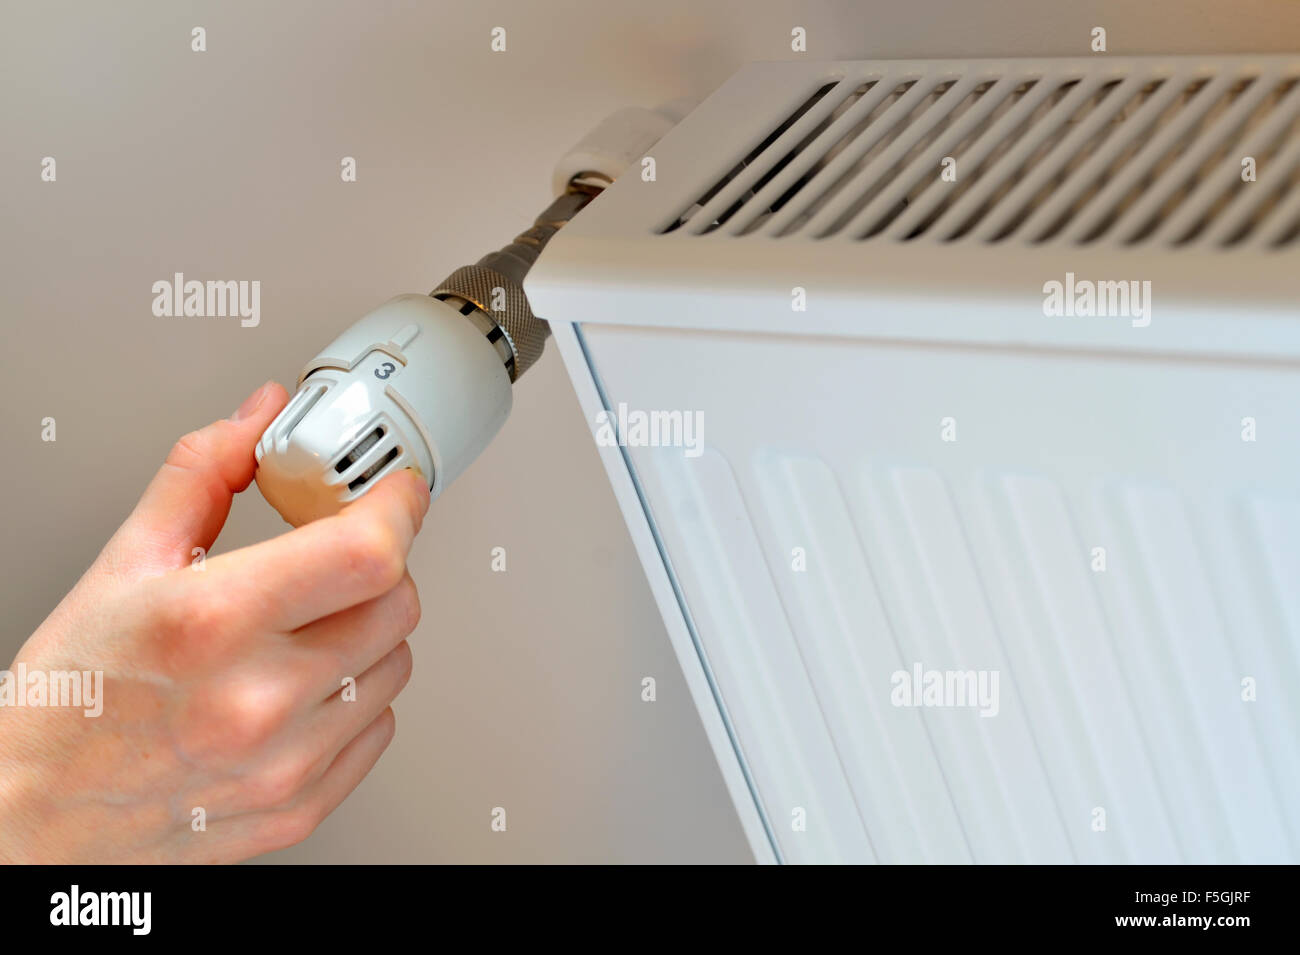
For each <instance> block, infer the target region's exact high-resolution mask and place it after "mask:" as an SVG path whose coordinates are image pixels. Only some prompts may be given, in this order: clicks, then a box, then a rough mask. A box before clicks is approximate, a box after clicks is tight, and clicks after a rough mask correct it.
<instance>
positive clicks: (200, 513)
mask: <svg viewBox="0 0 1300 955" xmlns="http://www.w3.org/2000/svg"><path fill="white" fill-rule="evenodd" d="M288 400H289V396H288V394H287V393H286V392H285V390H284V388H282V387H281V386H280V385H278V384H276V383H275V382H273V381H268V382H267V383H266V384H264V385H262V387H260V388H258V389H257V390H256V391H254V392H253V393H252V394H251V395H249V396H248V397H247V398H245V399H244V403H243V404H241V405H240V406H239V410H237V411H236V412H235V413H234V414H233V415H231V416H230V418H228V419H223V420H221V421H214V422H213V423H212V424H210V425H208V426H207V427H206V428H201V429H199V430H198V431H191V432H190V433H189V434H187V435H185V436H184V437H182V438H181V439H180V440H179V441H177V442H176V444H175V445H173V446H172V449H171V453H169V454H168V455H167V460H166V462H165V463H164V464H163V466H162V467H161V468H160V469H159V471H158V473H157V474H156V475H155V476H154V478H153V480H152V481H150V482H149V486H148V487H147V488H145V492H144V495H143V496H142V497H141V498H140V503H139V504H137V505H136V507H135V510H134V511H132V512H131V516H130V517H128V518H127V519H126V522H125V523H124V524H123V525H122V526H121V527H120V528H119V529H118V532H117V533H116V534H115V535H113V539H112V540H111V541H110V542H109V546H108V547H106V548H105V553H104V558H105V559H106V560H107V561H108V564H109V567H110V569H111V570H112V571H113V572H115V573H122V572H125V571H130V570H134V571H140V570H146V571H147V570H154V571H165V570H172V569H174V568H176V567H184V566H186V565H187V564H189V563H190V562H191V560H192V551H193V549H194V548H195V547H202V548H203V549H204V551H207V550H208V549H209V548H211V547H212V545H213V543H214V542H215V541H216V539H217V535H218V534H219V533H221V528H222V527H223V526H224V525H225V523H226V517H227V516H228V515H229V514H230V504H231V501H232V499H233V498H234V495H235V494H236V493H238V492H239V491H242V490H244V488H246V487H248V484H249V482H250V481H252V480H253V472H254V471H255V470H256V469H257V462H256V460H255V459H254V456H253V449H254V448H255V447H256V445H257V441H258V439H259V438H260V437H261V436H262V432H263V431H265V430H266V428H267V426H268V425H269V424H270V423H271V420H272V419H273V418H274V417H275V416H276V415H277V414H279V413H280V409H281V408H283V407H284V406H285V404H286V402H287V401H288Z"/></svg>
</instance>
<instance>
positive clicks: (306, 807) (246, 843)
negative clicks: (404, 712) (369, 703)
mask: <svg viewBox="0 0 1300 955" xmlns="http://www.w3.org/2000/svg"><path fill="white" fill-rule="evenodd" d="M395 729H396V719H395V718H394V716H393V711H392V709H391V708H387V709H385V710H384V711H383V712H381V713H380V714H379V715H378V716H377V717H376V718H375V719H374V720H372V721H371V722H370V724H369V725H368V726H366V727H365V728H364V729H363V730H362V731H361V732H360V733H359V734H358V735H357V736H356V737H354V738H353V739H352V740H351V741H350V742H348V744H347V745H346V746H344V747H343V748H342V750H340V752H339V753H338V755H337V756H335V757H334V759H333V761H332V762H331V763H330V764H329V767H328V768H327V769H326V770H325V772H324V773H323V774H321V775H320V776H319V778H317V779H316V780H315V781H314V782H312V783H310V784H308V785H307V786H305V787H304V788H303V789H301V790H300V791H299V792H298V793H297V794H296V796H295V797H294V798H293V799H291V800H289V801H288V802H286V803H285V804H284V805H283V806H281V807H279V808H273V809H268V811H262V812H252V813H246V814H242V815H236V816H232V817H229V818H227V819H223V820H221V821H220V822H218V823H217V824H216V826H212V827H210V828H211V830H212V833H213V835H216V836H219V837H220V838H219V839H218V840H215V841H218V842H220V843H221V844H222V845H223V846H226V847H228V848H227V850H226V853H225V854H223V855H222V856H219V857H217V858H212V859H207V858H206V857H204V856H197V857H198V858H203V859H205V861H226V860H227V859H228V860H229V861H234V860H237V859H247V858H249V857H251V856H255V855H261V854H262V853H265V852H274V851H275V850H277V849H287V848H288V847H289V846H292V845H297V844H298V843H299V842H302V841H303V840H304V839H306V838H307V837H308V836H310V835H311V834H312V833H313V832H315V830H316V827H317V826H319V825H320V823H321V822H322V821H323V820H324V819H325V817H326V816H328V815H329V814H330V813H332V812H333V811H334V810H335V809H337V808H338V806H339V804H340V803H341V802H343V800H344V799H346V798H347V797H348V795H349V794H350V793H351V792H352V791H353V790H354V789H356V788H357V786H358V785H360V783H361V780H363V779H364V778H365V777H366V774H367V773H369V772H370V770H371V769H373V768H374V765H375V763H377V762H378V761H379V757H380V756H381V755H383V752H384V750H385V749H387V748H388V744H389V743H391V742H392V741H393V734H394V731H395ZM191 841H192V840H191Z"/></svg>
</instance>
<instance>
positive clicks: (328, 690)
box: [288, 573, 420, 700]
mask: <svg viewBox="0 0 1300 955" xmlns="http://www.w3.org/2000/svg"><path fill="white" fill-rule="evenodd" d="M419 622H420V597H419V594H418V593H417V592H416V589H415V581H413V580H412V579H411V575H410V574H409V573H408V574H405V575H404V576H403V577H402V579H401V581H400V582H399V583H398V585H397V586H396V587H394V588H393V589H392V590H390V591H389V592H388V593H386V594H383V595H382V596H379V597H375V598H374V599H373V600H368V601H366V602H365V603H363V604H358V605H357V606H355V607H349V608H348V609H347V610H340V611H339V612H338V613H336V614H332V615H330V616H328V617H326V618H325V619H323V620H317V621H316V622H315V623H311V624H308V625H307V626H305V627H302V628H300V629H298V630H295V631H294V632H293V633H291V634H289V635H288V639H289V640H291V641H292V646H293V650H294V652H295V654H297V655H299V656H300V657H301V659H302V664H301V666H302V667H303V668H305V669H308V670H310V671H312V672H314V673H316V674H318V675H319V676H318V678H317V680H316V682H317V685H318V686H319V687H320V691H319V699H320V700H324V699H326V698H327V697H330V696H333V695H335V694H336V693H337V692H338V690H339V681H340V680H341V679H342V678H343V677H348V676H351V677H355V676H356V675H357V674H360V673H365V672H366V671H367V670H369V669H370V668H371V667H372V666H374V665H375V664H376V663H377V662H378V661H380V660H382V659H383V658H384V657H386V656H387V655H388V654H390V653H391V652H392V651H393V649H394V648H395V647H396V646H397V645H398V644H399V643H401V642H402V641H403V640H404V639H405V638H406V637H408V636H410V635H411V633H412V631H414V630H415V627H416V625H417V624H418V623H419Z"/></svg>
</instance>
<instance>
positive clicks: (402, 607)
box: [393, 574, 421, 634]
mask: <svg viewBox="0 0 1300 955" xmlns="http://www.w3.org/2000/svg"><path fill="white" fill-rule="evenodd" d="M393 602H394V604H395V608H394V614H395V616H396V618H397V622H398V629H399V630H400V631H401V632H402V633H403V634H409V633H412V632H413V631H414V630H415V628H416V627H417V626H419V625H420V615H421V608H420V592H419V590H417V589H416V586H415V581H414V580H412V579H411V576H410V574H407V575H405V576H403V577H402V581H401V583H399V584H398V585H397V587H396V588H394V591H393Z"/></svg>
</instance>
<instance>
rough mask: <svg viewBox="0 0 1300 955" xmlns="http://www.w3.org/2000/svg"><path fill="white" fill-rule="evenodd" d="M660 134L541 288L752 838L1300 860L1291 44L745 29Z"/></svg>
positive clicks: (1298, 389) (881, 849) (774, 846)
mask: <svg viewBox="0 0 1300 955" xmlns="http://www.w3.org/2000/svg"><path fill="white" fill-rule="evenodd" d="M647 158H648V159H652V160H653V163H646V162H644V161H643V162H641V163H639V164H635V165H634V166H633V167H632V168H631V170H630V171H629V172H628V173H627V174H626V175H624V176H622V177H620V178H619V179H618V181H617V182H615V184H614V185H613V186H612V187H611V188H610V189H608V190H607V191H606V193H605V194H604V195H603V196H601V197H600V198H599V199H597V200H596V201H595V202H594V203H592V205H591V206H590V207H588V208H587V209H586V210H585V211H584V212H583V213H581V214H580V215H579V216H578V218H577V219H576V220H575V221H574V222H573V223H571V224H570V225H568V226H566V227H565V228H564V229H563V230H562V231H561V232H560V234H559V235H558V236H557V237H556V238H555V239H554V240H553V241H552V243H551V246H550V247H549V248H548V249H547V250H546V252H545V253H544V254H543V256H542V258H541V260H540V262H539V263H538V265H537V266H536V267H535V269H534V270H533V272H532V273H531V274H530V276H529V278H528V280H527V282H526V288H527V291H528V295H529V298H530V300H531V301H532V303H533V307H534V310H535V311H536V312H537V313H538V314H539V315H541V316H544V317H545V318H547V319H549V320H551V322H552V327H553V329H554V332H555V336H556V339H557V341H558V343H559V346H560V349H561V352H562V354H563V356H564V359H565V362H566V365H567V368H568V370H569V373H570V375H571V377H572V379H573V382H574V385H575V388H576V390H577V392H578V395H579V397H580V399H581V401H582V404H583V407H584V410H585V413H586V414H587V417H588V421H589V423H590V424H591V426H592V431H593V434H594V435H599V434H600V433H601V423H602V422H607V421H610V420H612V421H613V422H614V423H616V424H617V423H620V422H621V423H622V425H623V426H624V428H625V429H628V430H627V431H625V433H624V435H623V437H624V439H625V441H626V442H627V443H626V445H625V446H609V445H608V443H607V442H606V443H605V444H603V445H602V447H601V452H602V456H603V459H604V461H605V464H606V466H607V468H608V471H609V474H610V477H611V480H612V482H613V485H614V489H615V491H616V493H617V494H618V496H619V500H620V503H621V505H622V507H623V510H624V513H625V515H626V517H627V521H628V526H629V528H630V530H631V533H632V536H633V539H634V541H635V542H636V545H637V547H638V549H639V551H640V554H641V557H642V559H643V562H644V564H645V567H646V571H647V575H648V577H649V580H650V583H651V586H652V588H653V589H654V591H655V594H656V597H657V599H658V602H659V606H660V608H661V610H662V612H663V615H664V619H665V622H666V624H667V626H668V630H669V633H670V635H671V637H672V639H673V641H674V644H675V647H676V649H677V652H678V656H679V659H680V661H681V664H682V667H683V669H684V671H685V673H686V677H687V682H688V685H689V686H690V688H691V691H692V693H693V695H694V701H695V704H696V705H697V706H698V708H699V710H700V713H701V716H702V718H703V721H704V725H705V728H706V730H707V732H708V733H709V736H710V739H711V741H712V742H713V745H714V748H715V752H716V753H717V756H718V759H719V763H720V765H721V767H722V770H723V774H724V776H725V778H726V780H727V782H728V785H729V786H730V789H731V793H732V795H733V798H734V799H735V802H736V806H737V809H738V811H739V813H740V817H741V820H742V822H743V824H744V825H745V827H746V830H747V832H748V834H749V837H750V841H751V845H752V846H753V849H754V852H755V855H756V857H757V858H758V859H759V860H761V861H789V862H833V861H846V862H871V861H877V862H940V861H944V862H947V861H955V862H971V861H973V862H1246V861H1250V862H1256V861H1291V862H1295V861H1297V860H1300V304H1297V303H1298V294H1300V58H1290V59H1284V58H1276V57H1246V58H1233V59H1228V58H1215V57H1185V58H1159V59H1156V58H1149V59H1147V58H1142V59H1122V58H1114V57H1108V56H1105V55H1098V56H1097V57H1095V58H1091V59H1079V60H1042V61H1030V60H1007V61H928V62H919V61H918V62H862V63H858V62H852V63H850V62H845V63H812V62H786V63H767V64H757V65H753V66H750V67H747V68H746V69H744V70H742V71H741V72H740V73H739V74H737V75H736V76H735V77H733V78H732V79H731V80H730V81H729V82H728V83H727V84H725V85H724V86H723V87H722V88H721V89H720V90H718V91H717V92H716V93H715V94H714V95H713V96H712V97H710V98H709V99H707V100H706V101H705V102H704V103H703V104H702V105H701V106H700V107H699V108H697V109H696V110H695V111H694V112H692V113H690V114H689V115H688V116H686V118H685V119H683V120H682V121H681V122H680V124H678V125H677V126H676V127H674V128H673V129H672V130H671V131H670V132H669V133H668V134H667V135H666V136H665V137H664V138H663V139H662V140H661V141H659V142H658V143H657V144H656V145H655V146H654V147H652V149H651V150H650V151H649V153H648V154H647ZM651 171H653V176H651V175H650V173H651ZM1052 283H1059V288H1058V286H1057V285H1053V284H1052ZM1105 283H1113V284H1105ZM1118 283H1123V284H1122V285H1120V284H1118ZM1145 283H1149V285H1148V284H1145ZM1090 290H1091V291H1092V292H1094V293H1096V294H1095V295H1094V297H1093V298H1092V299H1091V302H1090V301H1089V298H1088V294H1089V291H1090ZM800 306H802V308H801V307H800ZM602 411H605V412H609V414H608V416H602V415H601V412H602ZM652 411H661V412H673V413H680V414H679V415H678V417H677V418H671V417H661V419H660V420H661V421H663V422H669V421H676V420H686V421H690V422H694V423H696V424H697V425H698V426H700V427H702V431H701V432H700V433H699V434H698V437H699V438H702V442H700V444H699V446H698V448H697V447H689V446H688V447H683V446H680V445H681V444H683V443H685V442H684V441H681V442H678V446H672V445H671V444H670V446H645V444H644V443H643V442H641V441H639V440H635V439H636V438H637V437H638V435H637V434H634V433H632V431H631V429H632V428H634V427H635V424H634V422H635V420H636V413H637V412H642V413H646V414H648V413H649V412H652ZM683 416H684V417H683ZM629 421H631V422H633V424H632V425H629ZM640 437H645V435H640ZM661 437H662V436H661ZM697 450H702V453H699V454H698V455H696V451H697ZM980 681H983V682H980ZM977 686H978V687H982V688H983V689H984V690H987V691H988V693H987V694H985V696H981V697H980V698H979V699H978V700H976V699H975V697H974V696H972V695H969V694H968V695H967V696H965V697H962V696H961V690H962V688H963V687H965V688H967V689H969V690H971V691H972V693H973V692H974V688H975V687H977ZM932 687H937V690H936V692H935V695H934V696H933V697H929V696H928V693H929V688H932ZM916 688H922V689H923V690H924V692H923V693H921V694H919V695H914V694H912V693H911V691H912V690H913V689H916ZM994 691H995V692H994ZM954 694H957V695H954ZM913 696H919V699H918V698H913ZM972 701H974V702H972ZM913 704H921V705H913Z"/></svg>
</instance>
